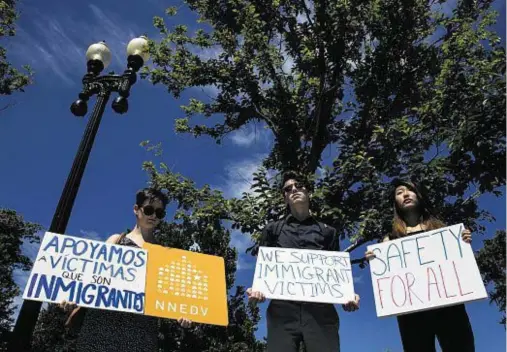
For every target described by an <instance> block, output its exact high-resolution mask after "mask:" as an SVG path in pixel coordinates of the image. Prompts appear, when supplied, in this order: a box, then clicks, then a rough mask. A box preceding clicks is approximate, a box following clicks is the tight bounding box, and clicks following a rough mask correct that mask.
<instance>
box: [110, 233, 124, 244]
mask: <svg viewBox="0 0 507 352" xmlns="http://www.w3.org/2000/svg"><path fill="white" fill-rule="evenodd" d="M120 237H121V234H119V233H117V234H114V235H111V236H109V238H108V239H107V240H106V243H113V244H117V243H118V240H119V239H120Z"/></svg>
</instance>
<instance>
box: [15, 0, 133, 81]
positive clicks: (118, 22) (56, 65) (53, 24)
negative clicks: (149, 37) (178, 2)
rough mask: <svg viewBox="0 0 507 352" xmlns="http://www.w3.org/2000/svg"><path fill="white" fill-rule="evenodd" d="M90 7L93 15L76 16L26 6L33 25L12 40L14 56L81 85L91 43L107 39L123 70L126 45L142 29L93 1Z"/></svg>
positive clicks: (114, 56) (25, 11)
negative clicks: (87, 51)
mask: <svg viewBox="0 0 507 352" xmlns="http://www.w3.org/2000/svg"><path fill="white" fill-rule="evenodd" d="M88 8H89V11H90V12H91V14H92V16H89V15H88V16H86V14H83V16H81V17H77V16H74V17H72V16H58V14H54V13H51V14H49V13H43V12H41V11H40V9H38V8H34V7H31V6H23V8H22V12H23V16H27V17H30V18H33V20H32V21H31V25H30V27H21V28H19V29H18V31H17V33H16V37H17V38H18V39H17V40H16V41H12V49H10V50H9V53H10V55H13V56H17V57H18V60H19V61H20V62H23V63H27V64H29V65H30V66H31V67H32V68H33V69H34V71H36V72H37V73H40V72H44V71H51V72H52V73H53V74H54V75H55V76H56V77H58V78H59V79H60V80H61V81H62V82H64V83H65V84H67V85H77V84H80V77H82V76H83V74H84V73H86V58H85V53H86V50H87V48H88V46H89V45H90V44H93V43H96V42H98V41H101V40H105V41H106V43H107V45H108V46H109V49H110V50H111V53H112V56H113V62H112V65H111V67H112V66H115V68H119V70H121V71H123V70H124V69H125V67H126V45H127V43H128V42H129V41H130V40H131V39H132V38H134V37H136V36H138V35H140V31H139V29H138V28H137V27H136V26H132V25H131V24H130V23H127V22H126V21H124V20H122V19H121V18H119V17H118V16H117V15H116V14H115V13H105V12H104V11H102V10H101V9H99V8H98V7H97V6H95V5H93V4H89V5H88ZM85 16H86V20H85V19H84V18H85ZM118 65H119V67H118ZM109 71H110V67H108V68H106V69H105V72H109Z"/></svg>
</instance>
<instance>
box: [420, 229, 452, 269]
mask: <svg viewBox="0 0 507 352" xmlns="http://www.w3.org/2000/svg"><path fill="white" fill-rule="evenodd" d="M426 237H428V235H426V236H420V237H416V239H415V243H416V245H417V257H418V258H419V265H425V264H430V263H433V262H434V260H432V261H429V262H424V263H423V262H422V261H421V249H424V248H426V247H421V246H419V240H420V239H423V238H426ZM444 248H445V247H444ZM445 256H446V257H447V253H446V255H445Z"/></svg>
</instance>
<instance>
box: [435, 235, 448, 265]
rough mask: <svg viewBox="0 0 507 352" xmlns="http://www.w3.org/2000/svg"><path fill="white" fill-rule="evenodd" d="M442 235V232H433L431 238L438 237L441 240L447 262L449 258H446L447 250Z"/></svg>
mask: <svg viewBox="0 0 507 352" xmlns="http://www.w3.org/2000/svg"><path fill="white" fill-rule="evenodd" d="M443 233H444V232H443V231H439V232H435V233H434V234H433V236H435V235H440V239H441V240H442V247H443V248H444V255H445V260H447V259H449V258H448V257H447V248H446V247H445V241H444V235H443Z"/></svg>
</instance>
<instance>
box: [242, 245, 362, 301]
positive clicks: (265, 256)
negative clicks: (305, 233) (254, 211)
mask: <svg viewBox="0 0 507 352" xmlns="http://www.w3.org/2000/svg"><path fill="white" fill-rule="evenodd" d="M351 272H352V270H351V266H350V256H349V253H347V252H331V251H320V250H310V249H293V248H278V247H274V248H271V247H260V248H259V254H258V255H257V263H256V266H255V274H254V281H253V285H252V289H253V290H254V291H259V292H262V293H263V294H264V295H265V296H266V298H272V299H281V300H289V301H304V302H321V303H338V304H344V303H347V302H349V301H351V300H353V299H354V283H353V280H352V274H351Z"/></svg>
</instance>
